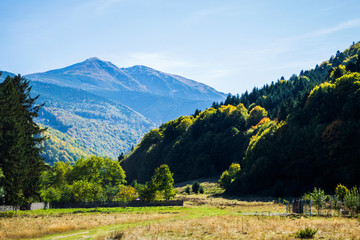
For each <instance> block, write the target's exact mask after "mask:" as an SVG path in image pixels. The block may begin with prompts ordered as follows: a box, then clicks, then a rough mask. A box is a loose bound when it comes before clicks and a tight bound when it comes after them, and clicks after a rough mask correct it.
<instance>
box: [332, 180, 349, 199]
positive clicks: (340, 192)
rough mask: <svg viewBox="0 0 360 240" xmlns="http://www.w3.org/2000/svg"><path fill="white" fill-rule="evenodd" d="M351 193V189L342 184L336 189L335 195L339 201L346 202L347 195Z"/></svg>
mask: <svg viewBox="0 0 360 240" xmlns="http://www.w3.org/2000/svg"><path fill="white" fill-rule="evenodd" d="M348 193H349V189H348V188H347V187H345V186H344V185H342V184H338V185H337V186H336V189H335V194H336V196H337V197H338V199H339V200H341V201H344V199H345V196H346V194H348Z"/></svg>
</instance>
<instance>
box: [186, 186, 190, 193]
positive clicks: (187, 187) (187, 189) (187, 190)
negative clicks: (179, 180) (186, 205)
mask: <svg viewBox="0 0 360 240" xmlns="http://www.w3.org/2000/svg"><path fill="white" fill-rule="evenodd" d="M190 191H191V189H190V186H186V188H185V192H186V193H187V194H190Z"/></svg>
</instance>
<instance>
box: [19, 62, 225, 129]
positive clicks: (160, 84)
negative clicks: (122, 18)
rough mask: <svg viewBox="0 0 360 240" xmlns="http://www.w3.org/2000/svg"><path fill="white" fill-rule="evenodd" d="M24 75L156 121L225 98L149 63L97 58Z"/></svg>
mask: <svg viewBox="0 0 360 240" xmlns="http://www.w3.org/2000/svg"><path fill="white" fill-rule="evenodd" d="M25 77H26V78H27V79H30V80H33V81H40V82H46V83H51V84H56V85H58V86H65V87H72V88H77V89H82V90H85V91H88V92H92V93H95V94H97V95H99V96H103V97H105V98H107V99H110V100H113V101H117V102H119V103H121V104H123V105H126V106H129V107H130V108H133V109H134V110H136V111H138V112H139V113H141V114H142V115H144V116H146V117H148V118H150V119H151V120H152V121H153V122H157V123H161V122H166V121H168V120H171V119H174V118H176V117H179V116H181V115H189V114H191V113H193V112H194V111H195V110H196V109H205V108H208V107H209V106H210V105H211V103H212V102H214V101H222V100H224V99H225V94H224V93H221V92H218V91H216V90H215V89H213V88H211V87H209V86H207V85H205V84H202V83H199V82H196V81H193V80H190V79H187V78H184V77H181V76H177V75H173V74H168V73H164V72H160V71H157V70H155V69H152V68H149V67H146V66H134V67H130V68H118V67H117V66H115V65H114V64H112V63H110V62H106V61H102V60H100V59H98V58H89V59H87V60H85V61H84V62H81V63H77V64H74V65H71V66H68V67H65V68H61V69H56V70H51V71H48V72H44V73H34V74H29V75H26V76H25Z"/></svg>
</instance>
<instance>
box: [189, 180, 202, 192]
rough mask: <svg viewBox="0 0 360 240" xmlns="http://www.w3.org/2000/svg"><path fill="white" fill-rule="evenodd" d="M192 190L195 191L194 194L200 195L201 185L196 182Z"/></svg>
mask: <svg viewBox="0 0 360 240" xmlns="http://www.w3.org/2000/svg"><path fill="white" fill-rule="evenodd" d="M191 189H192V191H193V193H199V190H200V183H199V182H198V181H195V182H194V183H193V184H192V186H191Z"/></svg>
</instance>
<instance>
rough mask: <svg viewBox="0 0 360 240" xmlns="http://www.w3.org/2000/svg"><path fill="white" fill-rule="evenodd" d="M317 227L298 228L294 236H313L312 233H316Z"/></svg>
mask: <svg viewBox="0 0 360 240" xmlns="http://www.w3.org/2000/svg"><path fill="white" fill-rule="evenodd" d="M318 230H319V229H312V228H309V227H306V228H304V229H300V230H299V231H297V232H296V234H295V238H301V239H303V238H314V235H315V234H316V233H317V231H318Z"/></svg>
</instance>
